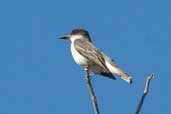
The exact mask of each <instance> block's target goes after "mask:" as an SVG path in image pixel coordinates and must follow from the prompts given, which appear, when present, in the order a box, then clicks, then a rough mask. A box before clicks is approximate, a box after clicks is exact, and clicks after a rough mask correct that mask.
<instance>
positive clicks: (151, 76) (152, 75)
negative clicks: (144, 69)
mask: <svg viewBox="0 0 171 114" xmlns="http://www.w3.org/2000/svg"><path fill="white" fill-rule="evenodd" d="M153 78H154V74H150V75H149V76H148V77H147V79H146V84H145V88H144V93H143V95H142V97H141V100H140V102H139V104H138V107H137V110H136V113H135V114H139V113H140V111H141V108H142V105H143V103H144V99H145V97H146V96H147V94H148V91H149V86H150V81H151V79H153Z"/></svg>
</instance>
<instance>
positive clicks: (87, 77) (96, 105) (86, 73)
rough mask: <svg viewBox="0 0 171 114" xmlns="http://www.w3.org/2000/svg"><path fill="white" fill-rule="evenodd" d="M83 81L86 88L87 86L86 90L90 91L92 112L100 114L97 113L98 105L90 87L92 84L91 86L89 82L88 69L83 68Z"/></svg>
mask: <svg viewBox="0 0 171 114" xmlns="http://www.w3.org/2000/svg"><path fill="white" fill-rule="evenodd" d="M85 80H86V82H87V86H88V89H89V91H90V95H91V99H92V103H93V108H94V112H95V114H100V113H99V109H98V104H97V100H96V96H95V94H94V90H93V87H92V84H91V81H90V75H89V70H88V68H85Z"/></svg>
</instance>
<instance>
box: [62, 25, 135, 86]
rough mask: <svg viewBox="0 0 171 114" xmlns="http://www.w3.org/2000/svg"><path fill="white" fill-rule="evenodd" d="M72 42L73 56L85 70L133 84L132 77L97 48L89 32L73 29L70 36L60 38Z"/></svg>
mask: <svg viewBox="0 0 171 114" xmlns="http://www.w3.org/2000/svg"><path fill="white" fill-rule="evenodd" d="M59 39H65V40H70V41H71V54H72V56H73V59H74V60H75V62H76V63H77V64H78V65H80V66H81V67H83V68H84V70H85V71H86V70H88V71H91V72H93V73H94V74H99V75H102V76H105V77H108V78H111V79H113V80H116V78H115V75H118V76H119V77H120V78H121V79H123V80H125V81H126V82H128V83H129V84H131V83H132V77H131V76H130V75H128V74H127V73H126V72H124V71H123V70H121V69H120V68H119V67H118V66H117V65H116V63H115V61H114V60H113V59H111V58H110V57H108V56H107V55H106V54H105V53H104V52H103V51H102V50H100V49H98V48H96V47H95V46H94V45H93V43H92V40H91V38H90V35H89V32H88V31H87V30H85V29H83V28H77V29H73V30H72V31H71V32H70V33H69V34H65V35H62V36H60V37H59Z"/></svg>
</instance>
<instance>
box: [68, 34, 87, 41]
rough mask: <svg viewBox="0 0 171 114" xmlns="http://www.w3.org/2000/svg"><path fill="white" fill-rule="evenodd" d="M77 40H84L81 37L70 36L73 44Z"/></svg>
mask: <svg viewBox="0 0 171 114" xmlns="http://www.w3.org/2000/svg"><path fill="white" fill-rule="evenodd" d="M77 39H84V38H83V36H82V35H72V36H71V37H70V40H71V42H72V43H73V42H74V41H75V40H77Z"/></svg>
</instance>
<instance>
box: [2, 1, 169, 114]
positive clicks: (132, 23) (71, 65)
mask: <svg viewBox="0 0 171 114" xmlns="http://www.w3.org/2000/svg"><path fill="white" fill-rule="evenodd" d="M170 4H171V2H170V1H169V0H141V1H140V0H129V1H128V0H108V1H107V0H103V1H102V0H101V1H100V0H94V1H93V0H86V1H83V0H82V1H81V0H73V1H67V0H46V1H45V0H36V1H35V0H29V1H24V0H15V1H12V0H6V1H5V0H1V1H0V31H1V32H0V38H1V39H0V52H1V56H0V58H1V59H0V69H1V71H0V107H1V108H0V113H1V114H68V113H71V114H81V113H89V114H93V108H92V104H91V99H90V95H89V92H88V89H87V86H86V83H85V80H84V72H83V69H82V68H81V67H79V66H78V65H76V64H75V62H74V61H73V59H72V56H71V53H70V43H69V42H66V41H61V40H57V39H56V38H57V37H58V36H60V35H63V34H65V33H68V32H70V31H71V30H72V29H74V28H80V27H81V28H85V29H87V30H88V31H89V32H90V35H91V38H92V40H93V43H94V44H95V45H96V46H97V47H98V48H100V49H102V50H103V51H104V52H105V53H106V54H107V55H109V56H110V57H112V58H114V59H115V61H116V62H117V64H118V66H120V67H121V68H122V69H123V70H124V71H126V72H128V73H130V74H131V75H132V77H133V84H132V85H129V84H127V83H126V82H124V81H123V80H121V79H119V78H117V80H116V81H113V80H110V79H108V78H104V77H101V76H97V77H96V76H95V77H92V83H93V87H94V89H95V93H96V96H97V100H98V102H99V108H100V112H101V113H102V114H112V113H113V114H114V113H117V114H126V113H130V114H131V113H134V112H135V109H136V106H137V104H138V102H139V99H140V97H141V94H142V92H143V88H144V83H145V79H146V76H147V75H148V74H150V73H155V75H156V76H155V79H154V80H152V82H151V86H150V93H149V95H148V96H147V98H146V99H145V102H144V106H143V109H142V112H141V114H161V113H163V114H170V113H171V109H170V106H169V105H170V104H169V103H170V96H171V91H170V89H169V87H170V84H169V81H170V80H171V76H170V74H171V70H170V58H171V45H170V43H171V39H170V38H171V13H170V11H171V7H170Z"/></svg>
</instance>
